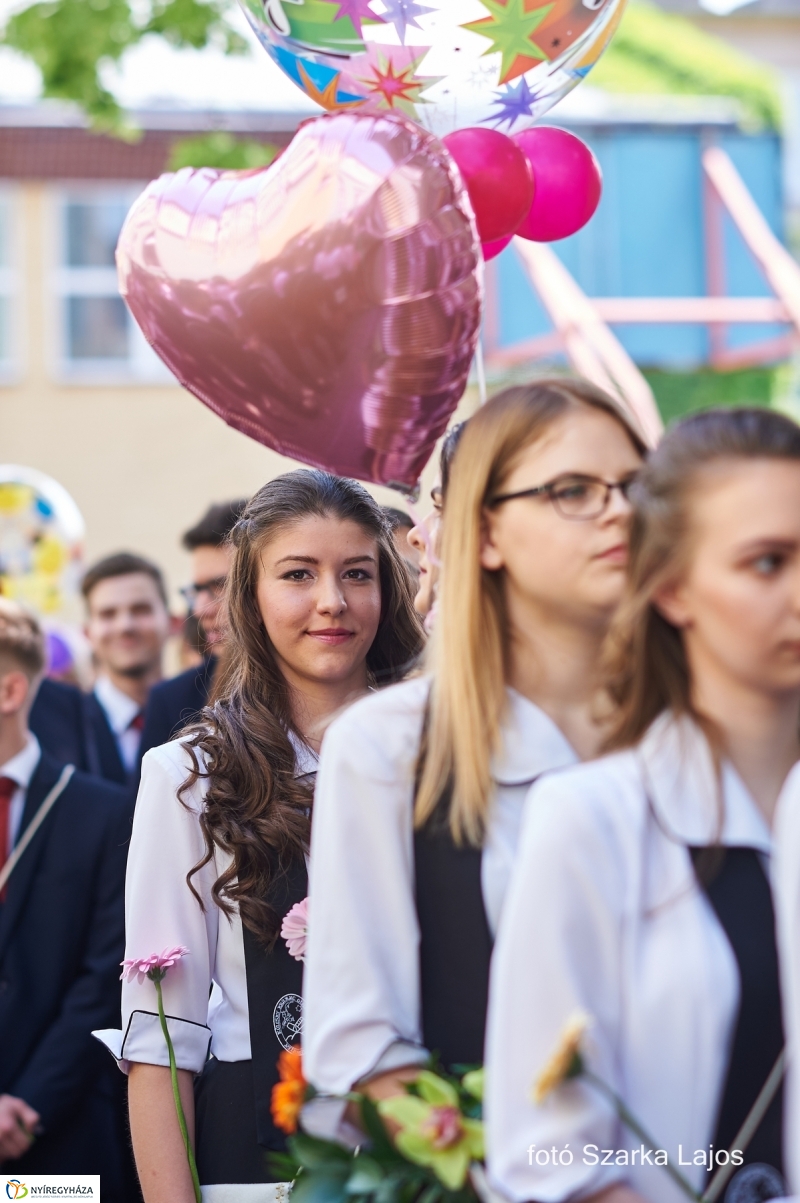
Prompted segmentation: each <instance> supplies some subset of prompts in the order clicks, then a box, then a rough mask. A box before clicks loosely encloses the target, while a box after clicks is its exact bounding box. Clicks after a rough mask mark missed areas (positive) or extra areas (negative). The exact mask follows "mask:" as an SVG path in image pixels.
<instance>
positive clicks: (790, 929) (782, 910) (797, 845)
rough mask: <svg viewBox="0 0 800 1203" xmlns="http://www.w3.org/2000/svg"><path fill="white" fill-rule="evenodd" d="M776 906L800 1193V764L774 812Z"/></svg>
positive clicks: (791, 1153) (794, 1171) (790, 1146)
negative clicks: (799, 1058) (798, 1061)
mask: <svg viewBox="0 0 800 1203" xmlns="http://www.w3.org/2000/svg"><path fill="white" fill-rule="evenodd" d="M775 911H776V918H777V927H778V959H779V962H780V968H781V993H782V996H783V1026H784V1030H785V1032H786V1046H787V1049H788V1052H789V1064H788V1070H787V1077H786V1100H785V1107H786V1110H785V1114H786V1142H785V1144H786V1172H787V1175H788V1178H789V1186H790V1187H791V1189H792V1191H793V1193H794V1194H798V1193H799V1192H800V1065H798V1063H797V1049H798V1048H800V766H797V767H795V768H794V769H792V772H791V773H790V775H789V777H788V779H787V781H786V785H785V786H784V787H783V790H782V792H781V798H780V802H779V804H778V809H777V812H776V815H775Z"/></svg>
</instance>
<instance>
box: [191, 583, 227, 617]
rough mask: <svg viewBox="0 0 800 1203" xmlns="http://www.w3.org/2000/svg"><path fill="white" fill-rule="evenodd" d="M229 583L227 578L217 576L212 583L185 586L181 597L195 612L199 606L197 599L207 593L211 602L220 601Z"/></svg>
mask: <svg viewBox="0 0 800 1203" xmlns="http://www.w3.org/2000/svg"><path fill="white" fill-rule="evenodd" d="M227 582H228V578H227V577H226V576H217V577H214V579H213V580H211V581H198V582H197V584H195V585H184V587H183V589H181V596H182V597H183V600H184V601H185V602H186V604H187V606H188V607H189V609H190V610H193V609H194V607H195V605H196V604H197V599H198V598H199V597H200V595H201V594H203V593H207V594H208V596H209V598H210V599H211V601H219V599H220V598H221V597H222V594H223V592H224V590H225V585H226V584H227Z"/></svg>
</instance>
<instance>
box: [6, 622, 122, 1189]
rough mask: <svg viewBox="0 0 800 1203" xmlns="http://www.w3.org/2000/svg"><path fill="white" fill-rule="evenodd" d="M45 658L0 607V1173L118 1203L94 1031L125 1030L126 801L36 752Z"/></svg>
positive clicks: (118, 1134)
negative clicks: (73, 1182)
mask: <svg viewBox="0 0 800 1203" xmlns="http://www.w3.org/2000/svg"><path fill="white" fill-rule="evenodd" d="M44 658H45V652H44V638H43V635H42V632H41V629H40V627H39V625H38V623H37V621H36V620H35V619H34V618H33V617H32V616H31V615H29V614H28V613H27V612H26V611H25V610H23V609H22V607H20V606H19V605H17V604H16V603H14V602H11V601H8V600H7V599H5V598H0V868H2V866H4V865H7V862H8V861H9V858H11V862H12V864H13V869H12V871H11V873H10V876H8V878H7V880H6V883H5V885H4V888H3V889H2V891H0V1164H2V1166H3V1169H4V1172H7V1173H14V1174H15V1175H20V1174H27V1173H29V1174H37V1173H43V1174H44V1173H65V1174H66V1173H76V1174H90V1173H91V1174H98V1173H99V1174H100V1176H101V1189H102V1192H103V1198H104V1200H106V1201H108V1200H122V1199H123V1198H124V1197H125V1195H126V1194H127V1192H128V1190H129V1189H130V1179H129V1175H130V1169H129V1166H130V1162H129V1160H128V1159H127V1158H126V1148H125V1136H124V1128H123V1125H124V1120H123V1110H122V1096H121V1093H120V1090H119V1087H118V1084H117V1082H116V1076H115V1067H114V1066H113V1063H107V1054H105V1052H104V1050H103V1049H102V1048H101V1047H100V1046H99V1045H98V1043H97V1042H96V1041H95V1040H94V1039H93V1037H92V1035H91V1033H92V1030H93V1029H96V1028H105V1027H109V1026H114V1025H116V1024H117V1023H119V1010H120V987H119V972H120V970H119V964H120V961H121V959H122V957H123V955H124V899H123V896H124V881H125V858H126V852H127V843H128V837H129V833H130V803H129V795H128V794H127V793H126V791H125V790H123V789H120V788H119V787H117V786H114V785H111V784H109V783H108V782H105V781H101V780H99V779H98V778H96V777H90V776H86V775H84V774H83V773H80V772H75V773H73V774H72V776H71V777H68V774H66V773H65V771H64V770H65V766H64V765H63V764H60V763H59V762H58V761H56V760H54V759H53V758H52V757H51V756H49V755H48V753H46V752H43V751H42V750H41V748H40V746H39V743H38V741H37V739H36V737H35V736H34V735H33V734H32V733H31V731H30V730H29V727H28V713H29V711H30V706H31V702H32V700H33V697H34V694H35V692H36V686H37V684H38V682H39V680H40V679H41V675H42V671H43V668H44ZM59 787H60V792H58V789H59ZM53 791H56V794H55V798H54V800H53ZM48 799H49V800H50V801H51V802H52V805H51V808H50V809H49V811H48V812H47V813H46V817H44V819H43V821H42V822H41V825H40V826H38V827H36V826H35V821H36V819H37V816H38V815H39V812H40V808H41V807H42V805H43V803H44V802H45V801H46V800H48ZM32 826H33V829H34V830H35V834H34V835H33V837H32V838H31V839H30V842H29V843H27V846H24V844H25V840H26V832H27V831H28V829H29V828H31V827H32ZM15 856H18V859H17V860H16V862H15V863H14V857H15Z"/></svg>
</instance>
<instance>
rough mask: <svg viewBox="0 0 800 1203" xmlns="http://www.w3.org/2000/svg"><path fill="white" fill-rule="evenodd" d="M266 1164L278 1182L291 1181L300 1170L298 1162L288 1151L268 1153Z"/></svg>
mask: <svg viewBox="0 0 800 1203" xmlns="http://www.w3.org/2000/svg"><path fill="white" fill-rule="evenodd" d="M267 1165H268V1166H269V1168H270V1170H271V1171H272V1172H273V1174H274V1175H275V1178H276V1180H277V1181H278V1182H293V1181H294V1180H295V1178H296V1177H297V1175H298V1173H299V1172H300V1168H301V1167H300V1162H299V1161H298V1160H297V1159H296V1158H295V1157H292V1155H291V1154H290V1153H270V1154H269V1156H268V1157H267Z"/></svg>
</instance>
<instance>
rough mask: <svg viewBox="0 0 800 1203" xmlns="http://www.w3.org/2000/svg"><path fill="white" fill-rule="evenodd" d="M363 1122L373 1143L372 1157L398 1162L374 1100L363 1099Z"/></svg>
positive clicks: (365, 1097)
mask: <svg viewBox="0 0 800 1203" xmlns="http://www.w3.org/2000/svg"><path fill="white" fill-rule="evenodd" d="M361 1120H362V1123H363V1125H364V1130H365V1132H366V1133H367V1136H369V1138H370V1140H371V1141H372V1149H371V1152H372V1155H373V1156H380V1157H386V1158H389V1159H391V1160H396V1158H397V1153H396V1151H395V1147H394V1145H393V1143H392V1141H391V1139H390V1137H389V1134H388V1132H387V1131H386V1127H385V1125H384V1123H383V1120H382V1119H381V1117H380V1115H379V1114H378V1109H377V1107H376V1106H375V1104H374V1103H373V1101H372V1099H368V1098H367V1096H366V1095H363V1096H362V1097H361Z"/></svg>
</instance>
